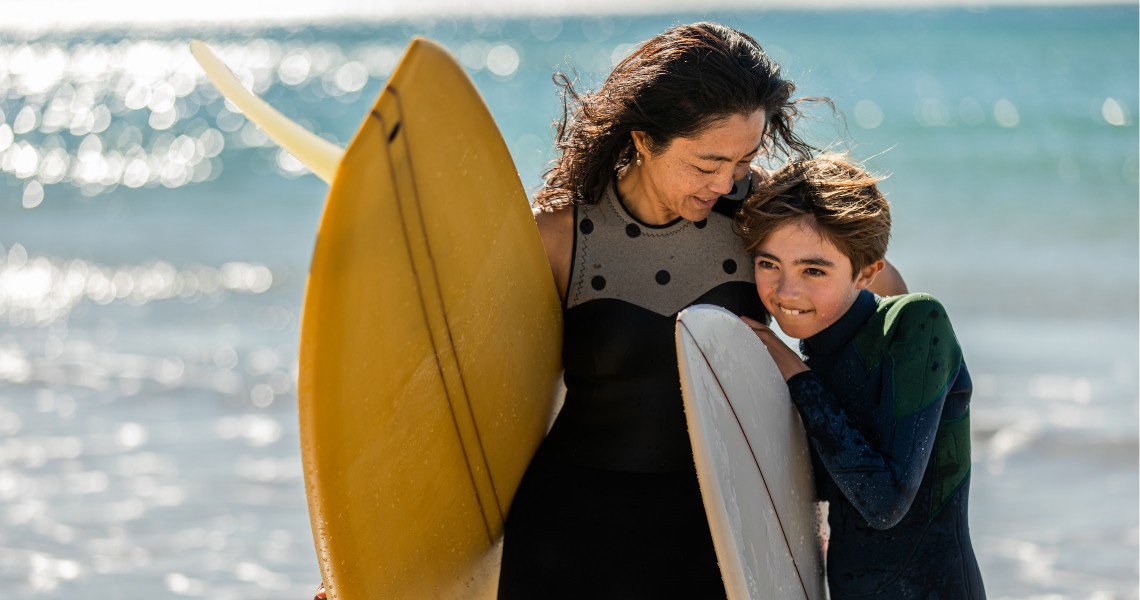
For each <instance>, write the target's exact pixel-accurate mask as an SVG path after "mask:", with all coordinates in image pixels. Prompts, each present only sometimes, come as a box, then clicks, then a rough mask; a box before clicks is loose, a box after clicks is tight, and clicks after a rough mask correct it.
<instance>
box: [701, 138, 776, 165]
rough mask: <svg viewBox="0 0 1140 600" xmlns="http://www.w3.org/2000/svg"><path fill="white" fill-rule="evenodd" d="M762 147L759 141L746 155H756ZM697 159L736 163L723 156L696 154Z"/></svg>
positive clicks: (761, 141)
mask: <svg viewBox="0 0 1140 600" xmlns="http://www.w3.org/2000/svg"><path fill="white" fill-rule="evenodd" d="M763 145H764V140H760V143H759V144H756V147H755V148H753V149H752V151H751V152H749V153H748V154H756V153H757V152H759V151H760V146H763ZM745 156H747V155H745ZM697 158H699V159H701V160H715V161H721V162H736V159H734V158H729V157H727V156H723V155H721V154H698V155H697Z"/></svg>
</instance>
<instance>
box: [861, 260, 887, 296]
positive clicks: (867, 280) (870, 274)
mask: <svg viewBox="0 0 1140 600" xmlns="http://www.w3.org/2000/svg"><path fill="white" fill-rule="evenodd" d="M885 265H886V262H885V261H884V260H883V259H881V258H880V259H879V260H876V261H875V262H873V263H871V264H869V265H867V266H865V267H863V268H862V269H861V270H860V271H859V274H858V275H856V276H855V288H856V289H860V290H865V289H867V286H869V285H871V284H872V283H874V281H875V276H877V275H878V274H879V272H880V271H882V270H883V266H885Z"/></svg>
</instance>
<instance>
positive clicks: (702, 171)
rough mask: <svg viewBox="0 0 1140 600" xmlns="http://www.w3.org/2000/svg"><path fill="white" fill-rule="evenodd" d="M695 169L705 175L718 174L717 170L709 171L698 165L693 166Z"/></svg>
mask: <svg viewBox="0 0 1140 600" xmlns="http://www.w3.org/2000/svg"><path fill="white" fill-rule="evenodd" d="M693 168H694V169H696V170H697V171H700V172H701V173H704V174H705V175H712V174H713V173H716V169H713V170H711V171H709V170H708V169H702V168H700V167H699V166H697V165H693Z"/></svg>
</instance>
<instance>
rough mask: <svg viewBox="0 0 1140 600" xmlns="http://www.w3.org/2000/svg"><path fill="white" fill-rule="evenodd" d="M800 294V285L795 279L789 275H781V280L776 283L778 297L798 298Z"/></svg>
mask: <svg viewBox="0 0 1140 600" xmlns="http://www.w3.org/2000/svg"><path fill="white" fill-rule="evenodd" d="M799 295H800V287H799V285H797V284H796V282H795V281H793V280H792V279H790V278H788V277H781V278H780V282H779V283H777V284H776V297H777V298H780V299H781V300H783V299H788V300H793V299H795V298H798V297H799Z"/></svg>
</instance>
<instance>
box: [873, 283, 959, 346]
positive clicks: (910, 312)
mask: <svg viewBox="0 0 1140 600" xmlns="http://www.w3.org/2000/svg"><path fill="white" fill-rule="evenodd" d="M914 343H920V344H922V343H931V344H939V343H945V344H947V345H950V344H954V345H956V344H957V340H956V339H955V337H954V330H953V327H952V326H951V325H950V318H949V317H948V316H947V314H946V308H945V307H943V306H942V303H941V302H939V301H938V299H937V298H935V297H934V296H931V295H930V294H902V295H899V296H890V297H887V298H880V299H879V300H878V307H877V308H876V310H875V314H874V315H872V316H871V318H870V319H869V320H868V321H867V324H866V325H864V326H863V329H862V330H861V331H860V332H859V334H858V335H857V336H856V344H857V346H858V347H859V350H860V354H862V355H864V356H865V357H871V356H874V355H880V354H882V353H883V352H885V351H886V350H887V348H888V347H889V346H896V345H898V344H905V345H910V344H914Z"/></svg>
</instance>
